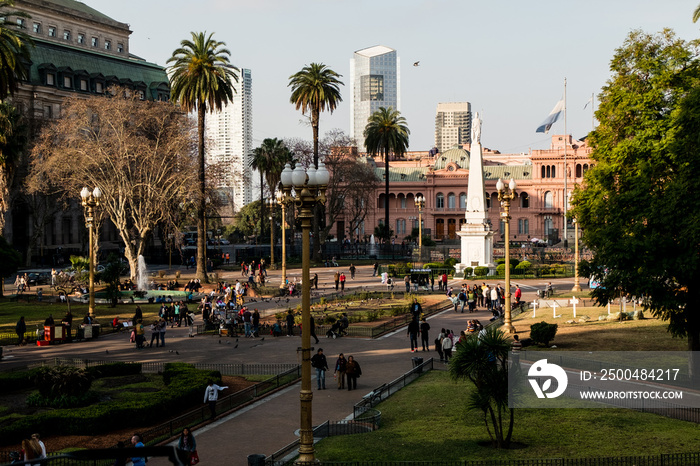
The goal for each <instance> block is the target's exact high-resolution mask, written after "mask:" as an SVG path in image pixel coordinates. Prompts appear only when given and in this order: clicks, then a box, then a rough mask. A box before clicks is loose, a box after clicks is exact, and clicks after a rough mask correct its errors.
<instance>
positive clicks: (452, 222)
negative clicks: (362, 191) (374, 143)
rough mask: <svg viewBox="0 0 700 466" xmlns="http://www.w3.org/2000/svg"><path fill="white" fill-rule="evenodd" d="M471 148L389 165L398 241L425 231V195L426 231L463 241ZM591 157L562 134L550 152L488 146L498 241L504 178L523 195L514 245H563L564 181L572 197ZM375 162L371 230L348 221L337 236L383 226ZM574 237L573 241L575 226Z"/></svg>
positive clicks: (379, 167)
mask: <svg viewBox="0 0 700 466" xmlns="http://www.w3.org/2000/svg"><path fill="white" fill-rule="evenodd" d="M565 142H566V143H567V145H566V147H565ZM468 149H469V147H468V145H465V148H464V149H462V148H457V147H455V148H453V149H449V150H446V151H444V152H443V153H438V154H436V155H434V156H431V154H429V153H428V152H409V153H407V154H406V156H405V157H404V158H403V159H401V160H394V161H391V162H390V168H389V182H390V185H389V187H390V190H391V191H390V194H389V210H390V212H389V219H390V222H391V228H392V229H393V230H394V234H395V235H396V237H397V241H401V240H403V238H404V237H405V236H407V235H410V234H411V230H412V228H414V227H415V228H417V227H418V209H417V207H416V205H415V198H416V196H418V195H423V196H424V197H425V200H426V202H425V208H424V209H423V215H422V217H423V230H424V234H427V233H429V234H430V236H431V237H432V238H433V239H434V240H436V241H438V242H441V241H449V240H454V241H455V242H457V241H459V237H458V236H457V233H456V232H457V231H459V229H460V228H461V224H462V223H464V222H465V218H464V211H465V205H466V199H467V183H468V176H469V170H468V168H469V151H468ZM590 152H591V149H590V148H589V147H588V146H587V145H586V143H585V142H584V141H578V140H575V139H572V138H571V136H568V137H567V136H563V135H554V136H552V144H551V148H550V149H547V150H531V151H530V152H529V153H521V154H501V153H499V152H498V151H491V150H489V149H484V185H485V188H486V193H485V195H486V207H487V209H488V217H489V220H490V222H491V225H492V228H493V229H494V231H495V233H496V235H495V237H494V240H495V241H496V242H500V241H503V240H504V239H505V238H503V234H504V233H503V225H502V224H501V223H500V221H499V209H500V205H499V202H498V194H497V191H496V182H497V181H498V179H499V178H502V179H503V180H510V179H511V178H513V179H514V180H515V181H516V183H517V189H516V192H517V194H518V198H517V199H516V200H514V201H513V202H512V204H511V217H512V220H511V225H510V231H511V241H523V242H525V241H530V240H532V239H533V238H539V239H544V240H547V239H552V240H553V241H554V242H558V241H560V240H562V239H563V232H564V228H563V226H564V209H565V205H566V204H565V200H566V195H565V188H564V184H565V179H564V177H565V176H566V177H567V178H566V184H567V186H566V192H569V193H570V192H571V191H573V189H574V187H575V185H577V184H580V183H581V182H582V181H583V174H584V173H585V172H586V171H587V170H588V168H589V167H590V165H591V160H590V157H589V155H590ZM565 154H566V155H565ZM565 158H566V162H565ZM369 163H374V165H375V174H376V176H377V179H378V180H379V184H378V186H377V189H376V193H375V198H376V204H375V209H374V210H373V211H372V212H370V213H369V214H368V216H367V218H366V219H365V222H364V228H360V229H359V230H358V231H356V232H349V231H345V225H346V222H344V221H342V219H341V220H340V221H339V222H337V223H336V225H335V229H334V231H332V233H333V234H335V235H337V237H338V238H344V237H348V236H350V237H357V236H358V235H359V236H360V237H363V236H365V235H370V234H371V233H372V232H373V231H374V227H375V226H377V225H379V224H382V223H383V222H384V196H385V193H384V163H383V161H382V160H380V159H379V158H378V159H376V160H372V159H369ZM570 221H571V219H570V218H569V222H570ZM567 235H568V239H569V240H573V235H574V232H573V227H572V225H571V224H569V227H568V232H567Z"/></svg>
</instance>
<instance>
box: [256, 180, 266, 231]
mask: <svg viewBox="0 0 700 466" xmlns="http://www.w3.org/2000/svg"><path fill="white" fill-rule="evenodd" d="M264 195H265V192H264V184H263V171H262V169H261V170H260V241H258V244H262V243H263V241H262V239H263V230H264V227H265V222H264V220H265V198H264V197H263V196H264Z"/></svg>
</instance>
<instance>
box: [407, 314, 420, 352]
mask: <svg viewBox="0 0 700 466" xmlns="http://www.w3.org/2000/svg"><path fill="white" fill-rule="evenodd" d="M419 331H420V326H419V325H418V320H417V319H411V323H410V324H408V331H407V332H406V335H407V336H408V337H409V338H410V339H411V353H415V352H416V351H417V350H418V332H419Z"/></svg>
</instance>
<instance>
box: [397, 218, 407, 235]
mask: <svg viewBox="0 0 700 466" xmlns="http://www.w3.org/2000/svg"><path fill="white" fill-rule="evenodd" d="M396 234H397V235H405V234H406V220H405V219H403V218H398V219H396Z"/></svg>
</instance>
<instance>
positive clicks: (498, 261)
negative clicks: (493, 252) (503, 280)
mask: <svg viewBox="0 0 700 466" xmlns="http://www.w3.org/2000/svg"><path fill="white" fill-rule="evenodd" d="M505 263H506V260H505V259H497V260H496V265H501V264H505Z"/></svg>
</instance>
